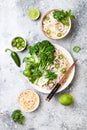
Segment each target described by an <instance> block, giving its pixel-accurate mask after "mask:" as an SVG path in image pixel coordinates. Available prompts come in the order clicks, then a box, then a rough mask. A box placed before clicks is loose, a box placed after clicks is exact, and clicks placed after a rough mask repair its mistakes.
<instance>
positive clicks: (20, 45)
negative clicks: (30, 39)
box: [12, 37, 26, 50]
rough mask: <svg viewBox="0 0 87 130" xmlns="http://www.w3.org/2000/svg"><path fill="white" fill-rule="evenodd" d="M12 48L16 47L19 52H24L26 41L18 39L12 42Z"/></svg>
mask: <svg viewBox="0 0 87 130" xmlns="http://www.w3.org/2000/svg"><path fill="white" fill-rule="evenodd" d="M12 47H15V48H16V49H18V50H23V48H25V47H26V44H25V41H24V39H23V38H22V37H16V38H14V39H13V41H12Z"/></svg>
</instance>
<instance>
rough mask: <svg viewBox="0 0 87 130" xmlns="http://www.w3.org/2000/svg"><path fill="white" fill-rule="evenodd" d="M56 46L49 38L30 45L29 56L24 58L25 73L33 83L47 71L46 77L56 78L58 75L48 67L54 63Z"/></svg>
mask: <svg viewBox="0 0 87 130" xmlns="http://www.w3.org/2000/svg"><path fill="white" fill-rule="evenodd" d="M54 51H55V47H54V46H53V45H52V44H51V43H50V42H49V41H47V40H43V41H42V42H38V43H35V44H34V45H33V46H28V52H29V56H28V57H25V58H24V59H23V62H25V63H26V66H25V70H24V71H23V74H24V75H25V76H26V77H28V79H29V80H30V81H31V82H32V83H36V81H37V80H38V79H39V78H40V77H41V76H42V75H43V73H44V72H47V73H46V76H45V77H46V78H48V79H49V80H50V79H54V78H56V77H57V75H56V74H55V73H54V72H51V71H49V70H46V69H47V66H48V65H50V64H53V60H54Z"/></svg>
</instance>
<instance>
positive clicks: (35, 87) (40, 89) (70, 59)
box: [30, 44, 75, 93]
mask: <svg viewBox="0 0 87 130" xmlns="http://www.w3.org/2000/svg"><path fill="white" fill-rule="evenodd" d="M53 45H54V46H55V48H58V49H60V50H61V51H62V52H63V54H64V55H65V56H66V57H67V58H68V60H69V63H70V65H72V63H73V62H74V61H73V58H72V56H71V55H70V53H69V52H68V51H67V50H66V49H65V48H63V47H61V46H60V45H57V44H53ZM74 74H75V67H73V69H72V71H71V73H70V75H69V77H68V79H67V80H66V82H65V83H64V84H63V86H61V87H60V88H59V90H58V91H57V93H59V92H61V91H63V90H64V89H65V88H67V87H68V86H69V84H70V83H71V81H72V80H73V77H74ZM30 84H31V86H32V87H33V88H34V89H36V90H38V91H39V92H42V93H50V92H51V91H52V90H46V89H43V88H41V87H39V86H37V85H35V84H32V83H31V82H30Z"/></svg>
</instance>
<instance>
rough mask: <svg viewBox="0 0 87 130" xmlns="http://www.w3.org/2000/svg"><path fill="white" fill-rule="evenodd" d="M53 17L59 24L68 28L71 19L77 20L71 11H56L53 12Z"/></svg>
mask: <svg viewBox="0 0 87 130" xmlns="http://www.w3.org/2000/svg"><path fill="white" fill-rule="evenodd" d="M53 17H54V19H56V20H57V21H58V22H61V23H63V24H64V25H66V26H69V18H71V19H75V16H74V15H72V12H71V10H69V11H64V10H55V11H54V12H53Z"/></svg>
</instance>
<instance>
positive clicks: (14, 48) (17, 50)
mask: <svg viewBox="0 0 87 130" xmlns="http://www.w3.org/2000/svg"><path fill="white" fill-rule="evenodd" d="M18 37H20V38H22V39H23V40H24V42H25V47H24V48H22V49H21V50H19V49H17V48H16V47H14V46H13V45H12V42H13V41H14V39H16V38H18ZM12 42H11V46H12V49H13V50H14V51H16V52H21V51H23V50H24V49H25V48H26V45H27V44H26V40H25V39H24V38H23V37H21V36H17V37H14V38H13V39H12Z"/></svg>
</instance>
